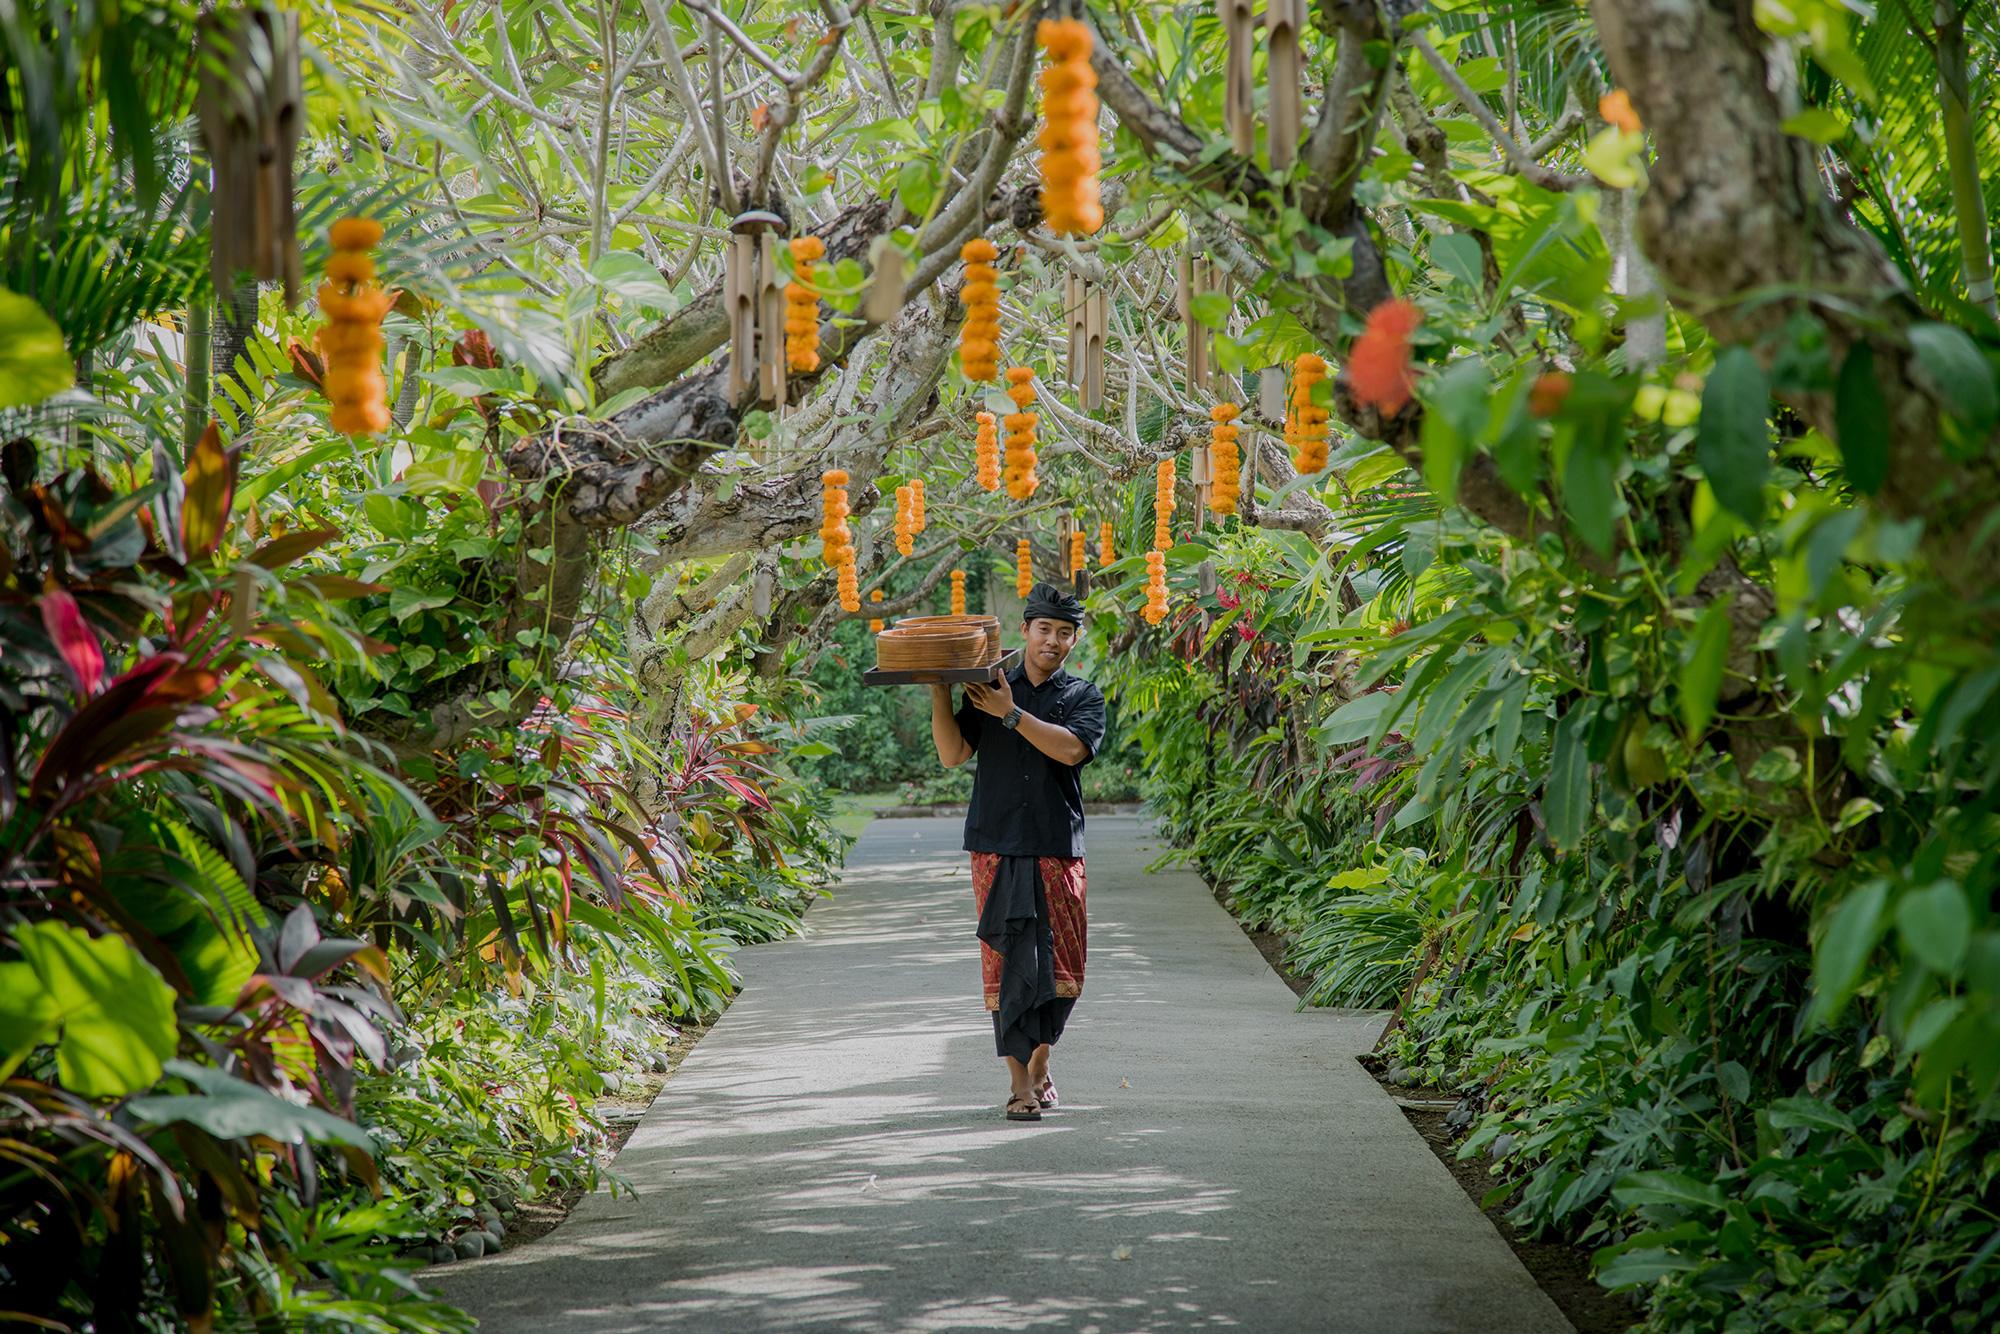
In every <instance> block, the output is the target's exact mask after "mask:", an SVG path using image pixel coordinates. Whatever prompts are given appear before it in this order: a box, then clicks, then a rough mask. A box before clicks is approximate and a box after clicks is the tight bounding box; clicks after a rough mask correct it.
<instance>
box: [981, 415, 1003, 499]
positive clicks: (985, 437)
mask: <svg viewBox="0 0 2000 1334" xmlns="http://www.w3.org/2000/svg"><path fill="white" fill-rule="evenodd" d="M978 440H979V485H980V486H981V487H983V488H984V489H986V490H988V491H998V490H999V489H1000V427H999V425H998V423H997V422H996V420H995V419H994V416H993V414H992V413H990V412H982V413H980V414H979V436H978Z"/></svg>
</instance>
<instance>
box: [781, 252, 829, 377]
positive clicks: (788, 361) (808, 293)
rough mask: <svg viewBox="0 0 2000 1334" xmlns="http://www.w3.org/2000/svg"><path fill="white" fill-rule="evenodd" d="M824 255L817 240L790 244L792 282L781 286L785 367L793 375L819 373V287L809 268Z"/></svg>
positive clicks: (811, 269) (811, 268)
mask: <svg viewBox="0 0 2000 1334" xmlns="http://www.w3.org/2000/svg"><path fill="white" fill-rule="evenodd" d="M825 254H826V243H825V242H824V241H821V240H820V239H819V238H818V237H817V236H801V237H798V238H796V239H795V240H793V242H792V281H790V282H789V283H786V284H785V366H786V369H788V370H794V371H802V372H803V371H816V370H818V369H819V285H818V284H817V283H815V282H814V281H813V278H814V273H813V267H814V265H815V264H816V263H817V262H818V261H819V259H820V258H821V257H822V256H824V255H825Z"/></svg>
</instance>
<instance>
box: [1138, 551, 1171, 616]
mask: <svg viewBox="0 0 2000 1334" xmlns="http://www.w3.org/2000/svg"><path fill="white" fill-rule="evenodd" d="M1140 614H1141V615H1143V616H1144V617H1145V618H1146V624H1148V625H1158V624H1159V623H1160V622H1161V621H1164V620H1166V619H1167V553H1166V552H1164V551H1149V552H1147V553H1146V610H1145V611H1144V612H1142V613H1140Z"/></svg>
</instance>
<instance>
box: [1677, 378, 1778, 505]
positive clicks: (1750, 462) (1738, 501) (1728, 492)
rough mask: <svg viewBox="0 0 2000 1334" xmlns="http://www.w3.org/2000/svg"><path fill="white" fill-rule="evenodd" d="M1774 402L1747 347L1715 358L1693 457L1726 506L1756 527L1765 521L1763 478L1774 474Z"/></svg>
mask: <svg viewBox="0 0 2000 1334" xmlns="http://www.w3.org/2000/svg"><path fill="white" fill-rule="evenodd" d="M1770 399H1771V388H1770V383H1769V381H1767V380H1766V379H1765V376H1764V370H1763V368H1762V367H1761V366H1759V365H1758V364H1757V359H1756V358H1755V357H1753V356H1752V355H1751V354H1750V351H1749V349H1748V348H1743V347H1732V348H1728V349H1726V350H1725V351H1724V352H1723V353H1722V355H1721V356H1719V357H1717V358H1716V359H1715V369H1714V370H1712V371H1710V372H1709V373H1708V383H1707V384H1706V385H1705V386H1703V388H1702V391H1701V425H1700V427H1699V434H1698V435H1697V436H1696V437H1695V447H1694V448H1695V458H1696V460H1697V461H1698V462H1699V463H1700V464H1701V468H1702V471H1703V472H1705V473H1707V474H1708V484H1709V485H1710V486H1711V487H1713V488H1714V489H1715V498H1716V499H1717V500H1719V501H1721V502H1722V506H1723V508H1725V509H1727V510H1730V511H1732V512H1733V513H1736V514H1739V515H1741V516H1742V517H1743V518H1745V519H1748V520H1749V521H1750V522H1751V523H1753V524H1754V523H1756V522H1758V521H1759V520H1761V519H1762V518H1763V517H1764V479H1765V478H1766V477H1768V476H1769V475H1770V472H1771V441H1770V430H1769V428H1768V427H1767V426H1766V425H1765V414H1766V412H1767V411H1768V409H1769V407H1770Z"/></svg>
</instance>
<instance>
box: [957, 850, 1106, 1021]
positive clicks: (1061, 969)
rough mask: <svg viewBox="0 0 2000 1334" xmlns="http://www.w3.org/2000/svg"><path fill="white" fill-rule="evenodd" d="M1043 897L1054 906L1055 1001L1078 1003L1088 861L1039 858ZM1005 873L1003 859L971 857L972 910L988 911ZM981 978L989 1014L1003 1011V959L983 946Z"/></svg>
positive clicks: (989, 855)
mask: <svg viewBox="0 0 2000 1334" xmlns="http://www.w3.org/2000/svg"><path fill="white" fill-rule="evenodd" d="M1035 861H1036V865H1037V867H1038V869H1039V870H1040V872H1041V877H1042V893H1043V894H1044V895H1045V896H1046V897H1047V899H1048V904H1049V926H1050V928H1051V929H1052V930H1053V931H1054V933H1055V941H1056V944H1055V965H1056V995H1058V996H1062V997H1068V998H1074V997H1077V996H1080V995H1082V994H1083V959H1084V953H1085V930H1084V915H1083V886H1084V876H1083V858H1081V857H1038V858H1036V859H1035ZM999 869H1000V854H999V853H997V852H975V853H973V854H972V905H973V906H972V910H973V913H974V915H975V916H976V915H977V914H979V913H981V912H984V911H985V909H986V894H987V891H988V890H990V889H992V888H993V876H994V873H995V872H997V871H998V870H999ZM979 978H980V982H981V983H982V984H983V986H984V988H985V992H986V1008H987V1009H989V1010H995V1011H997V1010H998V1009H999V1008H1000V955H999V953H998V952H997V951H996V950H994V949H993V947H992V946H990V945H988V944H987V943H986V942H985V941H983V940H982V941H981V942H979Z"/></svg>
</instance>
